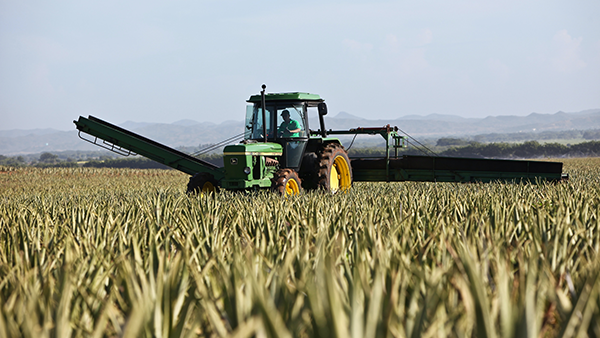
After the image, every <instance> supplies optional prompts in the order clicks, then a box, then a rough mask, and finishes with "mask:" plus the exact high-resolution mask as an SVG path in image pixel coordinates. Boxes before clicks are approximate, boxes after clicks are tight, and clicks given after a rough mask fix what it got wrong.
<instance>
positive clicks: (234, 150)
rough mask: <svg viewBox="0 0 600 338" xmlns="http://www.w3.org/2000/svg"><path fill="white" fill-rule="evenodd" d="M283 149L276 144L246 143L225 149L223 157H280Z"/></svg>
mask: <svg viewBox="0 0 600 338" xmlns="http://www.w3.org/2000/svg"><path fill="white" fill-rule="evenodd" d="M282 153H283V148H282V147H281V145H280V144H278V143H270V142H268V143H248V144H234V145H229V146H227V147H225V149H224V150H223V155H225V156H228V155H252V156H257V155H262V156H281V154H282Z"/></svg>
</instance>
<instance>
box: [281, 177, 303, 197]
mask: <svg viewBox="0 0 600 338" xmlns="http://www.w3.org/2000/svg"><path fill="white" fill-rule="evenodd" d="M285 194H286V195H293V196H296V195H298V194H300V187H299V186H298V182H296V180H295V179H293V178H291V179H289V180H287V182H286V183H285Z"/></svg>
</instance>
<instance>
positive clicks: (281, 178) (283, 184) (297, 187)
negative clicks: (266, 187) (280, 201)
mask: <svg viewBox="0 0 600 338" xmlns="http://www.w3.org/2000/svg"><path fill="white" fill-rule="evenodd" d="M271 181H272V183H271V190H273V191H275V192H277V193H279V194H280V195H281V196H297V195H299V194H300V192H301V191H302V183H301V181H300V178H299V177H298V173H297V172H296V171H295V170H293V169H279V170H278V171H277V172H276V173H275V175H273V179H272V180H271Z"/></svg>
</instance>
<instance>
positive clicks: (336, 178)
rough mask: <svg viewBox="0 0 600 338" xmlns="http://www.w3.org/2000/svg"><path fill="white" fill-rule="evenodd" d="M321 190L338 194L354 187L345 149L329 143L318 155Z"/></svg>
mask: <svg viewBox="0 0 600 338" xmlns="http://www.w3.org/2000/svg"><path fill="white" fill-rule="evenodd" d="M318 158H319V162H318V163H319V164H318V165H319V168H318V170H319V178H318V180H319V181H318V185H319V188H320V189H324V190H326V191H330V192H332V193H336V192H338V191H347V190H348V189H350V187H352V167H351V166H350V159H349V158H348V153H347V152H346V151H345V150H344V147H343V146H342V145H340V144H337V143H329V144H327V145H326V146H325V147H323V149H321V151H319V153H318Z"/></svg>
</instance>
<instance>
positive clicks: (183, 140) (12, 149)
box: [0, 109, 600, 156]
mask: <svg viewBox="0 0 600 338" xmlns="http://www.w3.org/2000/svg"><path fill="white" fill-rule="evenodd" d="M99 117H100V118H102V117H101V116H99ZM387 124H390V125H392V126H398V127H399V128H400V129H402V130H403V131H405V132H407V133H409V134H410V135H411V136H413V137H415V138H436V137H437V138H439V137H461V136H470V135H478V134H490V133H525V132H526V133H531V132H534V133H538V132H543V131H560V130H574V129H576V130H588V129H600V109H591V110H585V111H581V112H577V113H565V112H557V113H555V114H537V113H531V114H529V115H527V116H488V117H485V118H463V117H460V116H455V115H441V114H431V115H427V116H418V115H408V116H403V117H399V118H396V119H386V120H384V119H379V120H369V119H364V118H361V117H358V116H354V115H352V114H349V113H346V112H340V113H338V114H337V115H335V116H333V114H330V115H327V116H326V117H325V125H326V128H327V129H328V130H329V129H350V128H356V127H377V126H384V125H387ZM120 126H121V127H123V128H125V129H128V130H131V131H133V132H135V133H138V134H141V135H143V136H146V137H148V138H150V139H153V140H155V141H158V142H161V143H164V144H166V145H169V146H171V147H182V146H188V147H189V146H198V145H200V144H209V143H217V142H219V141H221V140H224V139H226V138H229V137H232V136H234V135H236V134H240V133H242V132H243V131H244V122H243V121H242V120H239V121H226V122H223V123H220V124H215V123H209V122H197V121H194V120H180V121H177V122H174V123H171V124H165V123H148V122H132V121H128V122H125V123H123V124H121V125H120ZM309 126H310V128H311V129H313V130H316V129H319V122H318V117H316V116H313V117H311V118H310V120H309ZM97 149H98V148H97V147H95V146H93V145H91V144H89V143H87V142H84V141H82V140H80V139H79V138H78V137H77V130H75V128H73V130H72V131H57V130H53V129H35V130H5V131H0V155H8V156H12V155H19V154H32V153H40V152H44V151H48V152H52V151H65V150H97Z"/></svg>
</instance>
